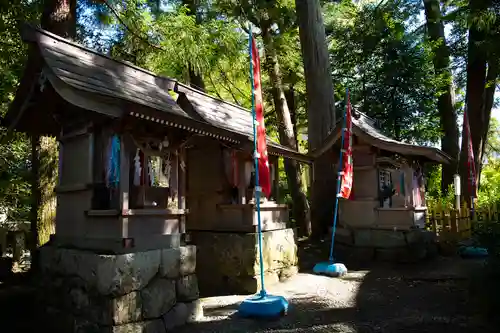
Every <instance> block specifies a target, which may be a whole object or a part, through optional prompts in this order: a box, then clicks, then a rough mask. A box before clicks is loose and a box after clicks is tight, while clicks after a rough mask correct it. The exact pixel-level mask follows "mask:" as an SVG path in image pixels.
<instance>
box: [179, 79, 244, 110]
mask: <svg viewBox="0 0 500 333" xmlns="http://www.w3.org/2000/svg"><path fill="white" fill-rule="evenodd" d="M176 84H177V85H179V86H182V87H183V88H185V89H189V90H192V91H194V92H196V93H198V94H200V95H203V96H206V97H210V98H211V99H214V100H217V101H219V102H222V103H224V104H227V105H231V106H232V107H235V108H237V109H240V110H242V111H247V112H248V113H250V112H251V111H252V110H250V109H247V108H245V107H243V106H241V105H237V104H234V103H231V102H228V101H225V100H223V99H220V98H218V97H214V96H212V95H209V94H207V93H206V92H203V91H201V90H199V89H197V88H195V87H192V86H190V85H188V84H185V83H182V82H179V81H176Z"/></svg>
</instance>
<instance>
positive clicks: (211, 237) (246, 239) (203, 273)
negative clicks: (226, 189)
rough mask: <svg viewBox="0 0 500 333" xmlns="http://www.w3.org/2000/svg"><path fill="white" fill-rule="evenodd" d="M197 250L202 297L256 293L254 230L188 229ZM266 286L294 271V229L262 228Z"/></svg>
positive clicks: (256, 251) (256, 258)
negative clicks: (252, 231)
mask: <svg viewBox="0 0 500 333" xmlns="http://www.w3.org/2000/svg"><path fill="white" fill-rule="evenodd" d="M190 234H191V237H192V238H191V240H192V243H194V244H196V247H197V249H198V254H197V258H198V262H197V265H198V267H197V275H198V277H199V283H200V292H201V294H202V295H203V296H209V295H210V296H211V295H223V294H237V293H244V294H246V293H255V292H257V291H258V290H260V279H259V261H260V260H259V252H258V235H257V234H256V233H227V232H226V233H225V232H201V231H200V232H198V231H193V232H190ZM262 235H263V256H264V271H265V283H266V286H269V285H271V284H274V283H277V282H279V281H282V280H285V279H287V278H289V277H290V276H292V275H294V274H296V273H297V263H298V262H297V245H296V244H295V235H294V231H293V229H281V230H272V231H264V232H263V233H262Z"/></svg>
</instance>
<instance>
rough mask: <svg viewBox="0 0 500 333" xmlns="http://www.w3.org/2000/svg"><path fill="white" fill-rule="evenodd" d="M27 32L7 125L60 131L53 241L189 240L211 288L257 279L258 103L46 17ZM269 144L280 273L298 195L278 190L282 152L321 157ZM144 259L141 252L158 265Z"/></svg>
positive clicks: (106, 245)
mask: <svg viewBox="0 0 500 333" xmlns="http://www.w3.org/2000/svg"><path fill="white" fill-rule="evenodd" d="M23 39H24V40H25V41H26V42H28V43H30V44H31V46H32V47H33V48H34V49H35V50H36V51H37V52H36V59H32V61H31V62H30V63H29V64H28V66H27V68H26V70H25V74H24V77H23V80H22V83H21V85H20V87H19V89H18V92H17V95H16V98H15V100H14V102H13V103H12V105H11V108H10V110H9V112H8V114H7V115H6V117H5V118H4V119H3V125H4V126H6V127H9V128H11V129H15V130H17V131H22V132H25V133H28V134H30V135H33V136H37V135H46V136H53V137H56V138H57V140H58V141H59V143H60V149H59V151H60V153H59V160H60V163H59V184H58V186H57V189H56V192H57V214H56V232H55V235H53V237H52V238H51V242H50V246H52V247H56V248H57V249H62V250H64V251H66V250H68V251H70V249H71V251H76V250H81V251H87V252H85V253H88V251H91V252H92V253H94V254H95V256H101V255H103V254H113V255H117V256H119V255H122V254H129V253H135V254H141V255H142V254H144V256H146V254H147V255H148V256H154V251H157V250H161V251H163V250H164V249H179V250H180V251H181V252H183V251H184V252H185V251H187V250H186V249H185V248H186V246H188V245H189V244H191V245H189V246H188V248H189V249H191V250H190V251H191V252H189V253H191V256H195V255H196V251H194V252H193V249H196V248H195V247H194V246H193V245H195V246H196V247H197V250H198V251H197V253H198V254H197V255H198V258H197V259H196V258H193V257H190V256H183V257H182V258H184V259H183V260H188V261H189V260H191V261H192V260H195V262H196V263H197V265H196V266H197V268H196V275H197V277H198V279H197V280H194V282H193V283H194V284H199V285H200V289H202V292H203V290H210V289H211V288H213V289H214V290H215V289H217V288H219V287H220V288H219V289H221V290H223V289H225V291H227V290H228V288H231V289H233V290H239V291H241V290H245V291H248V292H254V291H256V290H257V284H256V281H257V279H256V275H257V272H256V271H255V267H256V262H257V260H258V255H257V253H253V252H255V248H256V241H257V238H256V236H255V232H256V225H257V220H256V212H255V202H254V199H253V193H254V184H253V175H254V169H253V162H252V159H251V158H252V151H253V142H252V140H253V128H252V126H253V122H252V115H251V113H250V111H249V110H246V109H244V108H241V107H239V106H236V105H232V104H230V103H226V102H224V101H222V100H219V99H216V98H213V97H211V96H209V95H207V94H205V93H203V92H201V91H198V90H196V89H194V88H191V87H189V86H186V85H183V84H181V83H179V82H177V81H176V80H173V79H169V78H166V77H161V76H157V75H155V74H153V73H151V72H148V71H146V70H144V69H141V68H138V67H136V66H133V65H131V64H128V63H125V62H121V61H116V60H113V59H111V58H109V57H107V56H104V55H102V54H99V53H96V52H94V51H92V50H90V49H87V48H85V47H82V46H81V45H78V44H76V43H73V42H71V41H68V40H66V39H63V38H61V37H59V36H56V35H54V34H51V33H49V32H46V31H44V30H41V29H37V28H33V27H26V28H25V29H24V31H23ZM268 153H269V155H270V164H271V170H272V173H273V184H274V185H273V193H272V195H271V198H269V199H266V200H263V202H262V205H261V208H262V222H263V230H264V234H265V235H264V238H265V239H268V241H267V243H266V244H267V246H268V248H267V249H265V255H266V258H267V259H268V261H267V263H268V266H266V270H267V271H269V272H273V274H274V275H273V277H276V279H277V278H278V275H279V274H281V273H280V272H281V271H282V270H283V269H285V268H289V266H290V267H292V268H294V267H296V264H297V260H296V246H295V240H294V232H293V229H292V228H290V225H289V218H288V207H287V206H286V205H284V204H281V203H280V202H279V195H278V186H277V184H278V176H277V173H278V159H279V158H280V157H285V158H293V159H296V160H299V161H301V162H304V163H310V162H311V160H312V159H311V157H309V156H306V155H303V154H300V153H299V152H297V151H294V150H292V149H289V148H286V147H284V146H281V145H279V144H277V143H275V142H273V141H271V140H268ZM242 240H243V241H242ZM277 248H281V249H285V250H284V251H281V252H280V253H279V254H275V252H276V249H277ZM71 253H73V254H74V252H71ZM151 253H153V254H151ZM161 253H162V256H163V253H166V252H161ZM169 253H170V252H169ZM249 253H253V254H251V255H249ZM73 254H72V255H73ZM274 256H281V257H282V256H286V258H288V259H287V260H285V261H283V260H281V259H279V258H278V259H276V258H274ZM281 257H280V258H281ZM139 258H143V257H139ZM227 258H233V259H235V264H234V265H229V266H231V269H232V271H224V270H225V269H226V268H227V266H228V264H227V263H228V259H227ZM93 260H94V259H92V258H88V263H89V264H90V263H92V262H93V263H95V262H96V261H95V260H94V261H93ZM141 260H142V261H141ZM141 260H139V259H137V261H134V263H136V264H137V265H139V264H140V263H141V262H142V264H141V265H146V266H147V265H149V264H148V262H145V261H144V260H146V259H144V260H143V259H141ZM151 260H152V259H151ZM126 262H128V261H126ZM164 262H165V260H164V259H162V263H164ZM175 262H176V261H175V260H174V261H172V265H174V264H175ZM177 262H178V261H177ZM284 262H287V263H286V264H284ZM276 263H279V265H277V264H276ZM276 265H277V266H276ZM181 266H182V265H181ZM285 266H286V267H285ZM79 267H81V265H80V266H79ZM141 269H142V270H139V271H137V272H144V269H145V268H144V267H143V268H141ZM291 271H293V269H292V270H291ZM120 272H122V273H123V272H127V270H126V269H125V270H123V271H120ZM72 274H76V273H74V272H73V273H72ZM82 274H83V273H82ZM117 274H118V273H117ZM120 274H121V273H120ZM123 274H125V273H123ZM127 274H129V275H130V274H133V273H130V272H129V273H127ZM137 274H139V273H137ZM141 274H142V273H141ZM190 274H194V272H190ZM287 274H288V273H287ZM118 275H119V274H118ZM118 275H117V276H118ZM109 278H111V276H109ZM127 281H128V280H127ZM228 281H229V282H228ZM214 284H215V286H214ZM228 286H229V287H228ZM196 290H198V287H197V286H196Z"/></svg>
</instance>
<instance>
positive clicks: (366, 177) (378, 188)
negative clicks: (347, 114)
mask: <svg viewBox="0 0 500 333" xmlns="http://www.w3.org/2000/svg"><path fill="white" fill-rule="evenodd" d="M340 135H341V133H340V126H338V127H337V128H336V129H335V130H334V131H332V133H331V134H330V136H329V137H328V139H327V140H326V141H325V143H324V145H323V146H322V147H321V148H320V149H318V150H316V151H314V152H312V153H311V154H312V156H315V157H319V156H321V155H323V154H332V155H334V156H335V157H336V158H337V159H338V157H337V156H338V152H339V149H340ZM353 135H354V137H353V163H354V180H353V190H352V193H351V197H350V199H349V200H340V203H339V204H340V206H339V226H340V227H341V228H342V227H345V228H354V229H355V228H370V229H389V230H396V229H399V230H408V229H412V228H423V227H424V225H425V215H426V211H427V207H426V205H425V180H424V176H423V165H424V163H448V162H449V161H450V157H449V156H447V155H446V154H444V153H443V152H442V151H440V150H439V149H437V148H432V147H423V146H418V145H413V144H408V143H403V142H399V141H396V140H393V139H391V138H389V137H387V136H386V135H384V134H383V133H382V132H381V131H380V130H378V129H377V128H376V126H375V121H374V120H373V119H371V118H369V117H368V116H366V115H364V114H363V113H360V112H356V113H355V115H354V116H353ZM335 163H337V161H336V160H335ZM332 191H334V190H332ZM332 195H335V193H334V192H332Z"/></svg>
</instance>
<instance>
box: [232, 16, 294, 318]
mask: <svg viewBox="0 0 500 333" xmlns="http://www.w3.org/2000/svg"><path fill="white" fill-rule="evenodd" d="M248 40H249V41H248V45H249V54H250V82H251V85H252V120H253V148H254V152H253V158H254V162H255V201H256V202H255V207H256V213H257V237H258V246H259V269H260V285H261V290H260V293H259V294H256V295H254V296H251V297H249V298H247V299H246V300H244V301H243V302H241V304H240V306H239V308H238V313H239V314H240V315H242V316H244V317H254V318H274V317H278V316H281V315H286V314H287V311H288V301H287V300H286V299H285V298H284V297H283V296H276V295H270V294H268V293H267V292H266V289H265V285H264V255H263V253H262V243H263V241H262V221H261V216H260V196H261V191H262V188H261V186H260V182H259V158H261V156H260V155H259V151H258V145H257V139H258V133H257V130H258V129H257V126H263V122H262V123H257V111H256V105H255V104H256V101H255V82H254V81H255V76H256V75H255V73H256V72H255V71H254V64H253V61H254V60H255V65H256V66H258V65H259V62H258V61H257V60H258V56H259V55H258V54H252V53H253V49H254V47H253V46H254V45H253V43H254V42H255V41H254V39H253V35H252V26H251V24H249V29H248ZM255 50H257V47H255ZM255 69H257V68H255ZM257 72H258V71H257ZM258 79H259V80H260V78H258ZM258 89H260V86H259V88H258ZM258 93H259V95H260V91H259V92H258ZM259 99H260V98H259ZM257 102H259V103H260V101H257ZM261 134H262V132H261ZM262 135H265V134H262ZM264 139H265V138H264ZM268 172H269V171H268Z"/></svg>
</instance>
